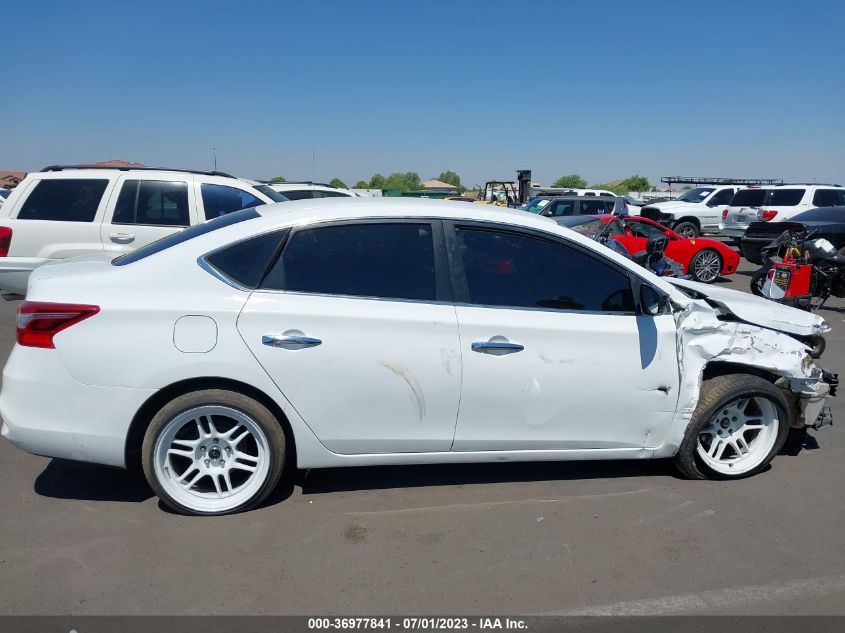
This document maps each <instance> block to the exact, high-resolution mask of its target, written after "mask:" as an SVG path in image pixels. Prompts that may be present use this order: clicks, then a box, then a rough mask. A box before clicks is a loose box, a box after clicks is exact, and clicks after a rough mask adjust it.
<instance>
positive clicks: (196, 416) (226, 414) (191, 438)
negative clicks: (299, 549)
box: [141, 389, 285, 515]
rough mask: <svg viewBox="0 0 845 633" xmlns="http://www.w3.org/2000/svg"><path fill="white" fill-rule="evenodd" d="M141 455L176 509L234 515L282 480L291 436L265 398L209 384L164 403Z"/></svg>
mask: <svg viewBox="0 0 845 633" xmlns="http://www.w3.org/2000/svg"><path fill="white" fill-rule="evenodd" d="M141 456H142V460H143V467H144V474H145V475H146V477H147V481H148V482H149V484H150V487H151V488H152V489H153V491H154V492H155V493H156V495H158V497H159V498H160V499H161V500H162V502H163V503H165V504H166V505H167V506H169V507H170V508H172V509H173V510H175V511H177V512H180V513H182V514H205V515H215V514H228V513H231V512H238V511H242V510H247V509H250V508H254V507H255V506H257V505H258V504H259V503H261V502H262V501H263V500H264V499H265V498H266V497H267V495H268V494H270V492H271V491H272V490H273V488H275V487H276V484H277V483H278V481H279V478H280V477H281V474H282V469H283V467H284V457H285V437H284V433H283V431H282V429H281V427H280V426H279V422H278V420H276V418H275V416H274V415H273V414H272V413H271V412H270V411H269V410H268V409H267V408H266V407H265V406H264V405H262V404H261V403H259V402H257V401H255V400H253V399H252V398H249V397H247V396H245V395H243V394H240V393H237V392H233V391H225V390H219V389H206V390H202V391H195V392H192V393H188V394H185V395H183V396H180V397H178V398H176V399H174V400H172V401H171V402H169V403H168V404H166V405H165V406H164V407H162V409H161V410H160V411H159V412H158V413H157V414H156V415H155V417H154V418H153V419H152V421H151V422H150V426H149V428H148V429H147V432H146V434H145V436H144V443H143V446H142V449H141Z"/></svg>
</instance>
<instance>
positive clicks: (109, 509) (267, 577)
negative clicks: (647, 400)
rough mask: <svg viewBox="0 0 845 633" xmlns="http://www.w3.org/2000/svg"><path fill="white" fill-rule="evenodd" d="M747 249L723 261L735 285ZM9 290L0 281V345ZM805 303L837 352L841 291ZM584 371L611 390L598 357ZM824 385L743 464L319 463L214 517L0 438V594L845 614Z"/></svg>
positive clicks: (25, 600) (841, 479)
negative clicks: (732, 474)
mask: <svg viewBox="0 0 845 633" xmlns="http://www.w3.org/2000/svg"><path fill="white" fill-rule="evenodd" d="M750 270H752V267H751V266H750V265H749V264H748V263H747V262H744V261H743V265H742V267H741V273H740V274H738V275H736V276H735V277H734V278H733V279H732V280H731V281H724V280H723V281H722V282H721V283H722V284H723V285H724V286H726V287H734V288H738V289H741V290H747V289H748V276H747V273H748V272H750ZM15 309H16V304H15V303H8V302H0V358H3V359H5V358H6V357H7V356H8V353H9V350H10V349H11V347H12V345H13V342H14V312H15ZM821 314H822V315H823V316H824V317H825V318H826V319H827V320H828V321H829V322H830V324H831V325H832V327H833V331H832V332H831V333H830V334H829V336H828V348H827V352H826V353H825V355H824V357H823V359H822V364H823V365H825V366H828V367H830V368H832V369H834V370H839V371H843V370H845V302H843V301H841V300H834V301H831V302H830V304H829V306H828V307H827V308H826V309H824V310H822V311H821ZM596 380H602V381H604V382H605V383H606V385H607V394H608V397H609V398H612V397H613V390H614V389H615V388H616V385H615V384H614V378H613V376H596ZM44 397H45V398H49V397H51V396H50V394H49V393H45V394H44ZM832 405H833V412H834V420H835V422H834V427H833V429H830V430H827V431H823V432H820V433H815V434H811V435H810V436H809V440H808V441H807V443H806V445H805V447H804V449H803V450H802V451H801V452H800V453H799V454H798V455H781V456H779V457H777V458H776V459H775V461H774V462H773V465H772V468H771V469H769V470H768V471H766V472H763V473H761V474H760V475H758V476H756V477H752V478H750V479H746V480H741V481H734V482H710V481H684V480H681V479H679V478H678V477H677V476H676V475H675V473H674V471H673V469H672V467H671V465H670V464H668V463H665V462H660V461H656V462H608V463H603V462H598V463H588V462H580V463H579V462H569V463H548V464H489V465H440V466H425V467H381V468H361V469H342V470H322V471H310V472H308V473H298V474H296V475H295V476H293V477H289V478H288V480H287V481H285V482H283V484H282V485H281V486H280V488H279V490H278V491H277V492H276V493H275V494H274V495H273V497H271V499H270V501H269V503H267V504H265V505H264V506H263V507H262V508H260V509H258V510H255V511H252V512H248V513H245V514H240V515H235V516H228V517H222V518H193V517H183V516H177V515H174V514H171V513H169V512H167V511H166V510H164V509H162V507H160V506H159V504H158V502H157V500H156V498H155V497H153V496H152V493H151V492H150V490H149V488H148V487H147V486H146V484H145V483H143V481H142V480H141V479H140V478H139V477H137V476H133V475H130V474H128V473H126V472H124V471H121V470H115V469H111V468H106V467H100V466H94V465H88V464H79V463H73V462H67V461H62V460H55V459H47V458H42V457H36V456H33V455H28V454H26V453H24V452H22V451H20V450H18V449H16V448H14V447H13V446H12V445H11V444H9V443H8V442H6V441H2V442H0V481H1V482H2V488H0V504H2V507H3V513H2V519H0V521H1V522H2V524H1V527H0V535H2V536H0V613H3V614H42V615H43V614H209V615H210V614H390V613H425V614H451V613H464V614H466V613H477V614H517V613H518V614H542V613H572V612H587V613H622V614H631V613H648V614H652V613H654V614H658V613H731V614H789V615H798V614H845V546H843V535H842V525H843V523H844V522H845V504H843V498H845V495H843V486H845V430H843V424H845V400H843V397H840V398H838V399H833V401H832ZM91 406H92V407H95V406H97V403H96V402H92V403H91Z"/></svg>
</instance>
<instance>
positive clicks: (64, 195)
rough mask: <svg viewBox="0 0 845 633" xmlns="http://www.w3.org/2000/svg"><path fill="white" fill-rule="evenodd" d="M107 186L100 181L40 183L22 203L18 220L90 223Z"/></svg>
mask: <svg viewBox="0 0 845 633" xmlns="http://www.w3.org/2000/svg"><path fill="white" fill-rule="evenodd" d="M108 184H109V181H108V180H103V179H99V178H98V179H94V178H79V179H75V178H74V179H61V180H58V179H56V180H54V179H45V180H41V181H39V182H38V184H36V185H35V188H34V189H33V190H32V192H31V193H30V194H29V196H28V197H27V199H26V200H25V201H24V203H23V206H22V207H21V210H20V213H18V219H19V220H54V221H59V222H93V221H94V216H96V215H97V207H99V206H100V200H102V198H103V192H105V190H106V186H108Z"/></svg>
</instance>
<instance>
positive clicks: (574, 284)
mask: <svg viewBox="0 0 845 633" xmlns="http://www.w3.org/2000/svg"><path fill="white" fill-rule="evenodd" d="M457 238H458V250H459V257H460V260H461V262H462V264H463V270H464V275H465V277H466V283H467V291H468V293H469V297H468V299H469V301H470V303H473V304H477V305H485V306H506V307H515V308H548V309H556V310H588V311H595V312H633V311H634V297H633V293H632V292H631V284H630V282H629V280H628V277H627V276H626V275H624V274H622V273H620V272H618V271H616V270H614V269H613V268H612V267H611V266H609V265H606V264H604V263H602V262H601V261H599V259H598V258H597V257H592V256H590V255H588V254H585V253H582V252H581V251H579V250H577V249H575V248H571V247H569V246H565V245H563V244H559V243H555V242H550V241H546V240H544V239H541V238H536V237H533V236H529V235H524V234H516V233H504V232H499V231H488V230H483V229H471V228H462V229H459V230H458V234H457Z"/></svg>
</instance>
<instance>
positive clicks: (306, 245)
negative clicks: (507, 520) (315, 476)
mask: <svg viewBox="0 0 845 633" xmlns="http://www.w3.org/2000/svg"><path fill="white" fill-rule="evenodd" d="M440 235H441V229H440V223H439V222H436V223H430V222H428V221H407V222H385V221H380V222H356V223H341V224H328V225H323V226H317V227H308V228H303V229H299V230H295V231H293V232H292V233H291V236H290V238H289V240H288V242H287V244H286V245H285V247H284V250H283V252H282V255H281V257H280V258H279V260H278V262H277V263H276V265H275V266H274V267H273V269H272V270H271V271H270V273H269V274H268V275H267V277H266V279H265V281H264V283H263V284H262V288H260V289H259V290H257V291H255V292H253V293H252V295H251V296H250V298H249V300H248V301H247V303H246V306H245V307H244V309H243V311H242V313H241V315H240V317H239V319H238V329H239V331H240V333H241V336H242V337H243V339H244V341H246V343H247V345H248V346H249V347H250V349H251V350H252V352H253V354H254V355H255V357H256V358H257V359H258V362H259V363H261V365H262V367H263V368H264V370H265V371H266V372H267V373H268V374H269V375H270V377H271V378H272V379H273V381H274V382H275V383H276V385H277V386H278V387H279V389H280V390H281V392H282V393H283V394H284V395H285V397H286V398H287V399H288V401H289V402H290V403H291V404H292V405H293V407H294V408H295V409H296V410H297V412H298V413H299V415H300V416H301V417H302V418H303V420H304V421H305V423H306V424H308V426H309V427H310V428H311V429H312V430H313V431H314V434H315V435H316V436H317V437H318V438H319V439H320V441H321V442H322V443H323V444H324V445H325V446H326V447H327V448H328V449H329V450H331V451H334V452H336V453H343V454H361V453H394V452H429V451H448V450H449V447H450V445H451V443H452V437H453V435H454V431H455V421H456V418H457V411H458V400H459V396H460V381H461V360H460V345H459V339H458V325H457V319H456V316H455V308H454V306H453V305H452V303H451V302H450V301H448V291H447V290H446V289H445V288H446V287H447V286H448V277H447V275H448V274H447V272H446V270H445V265H443V263H442V262H443V261H444V260H445V256H444V255H443V253H442V251H443V248H442V239H440ZM435 236H437V239H435ZM435 253H438V256H437V257H435ZM438 260H439V261H440V263H437V262H438ZM441 268H442V269H443V270H442V271H441V270H440V269H441Z"/></svg>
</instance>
